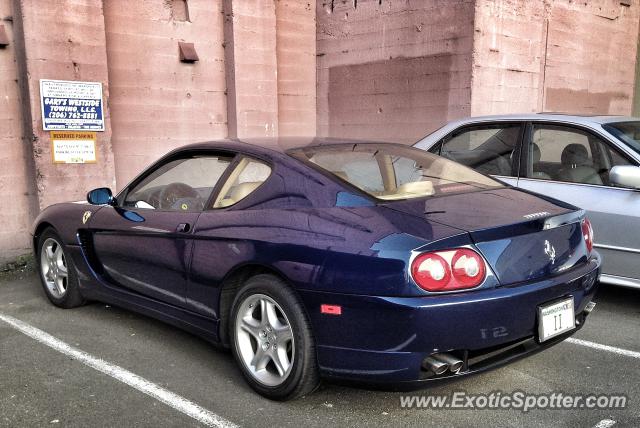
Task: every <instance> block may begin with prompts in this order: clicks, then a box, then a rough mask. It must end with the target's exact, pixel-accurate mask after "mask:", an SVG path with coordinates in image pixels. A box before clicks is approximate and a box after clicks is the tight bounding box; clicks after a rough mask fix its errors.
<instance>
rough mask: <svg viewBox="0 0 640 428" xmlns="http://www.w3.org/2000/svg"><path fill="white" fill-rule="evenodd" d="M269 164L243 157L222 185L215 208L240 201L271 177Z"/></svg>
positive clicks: (214, 204)
mask: <svg viewBox="0 0 640 428" xmlns="http://www.w3.org/2000/svg"><path fill="white" fill-rule="evenodd" d="M270 174H271V168H270V167H269V165H267V164H265V163H263V162H260V161H257V160H254V159H250V158H246V157H245V158H242V159H241V160H240V162H238V164H237V165H236V167H235V168H234V169H233V171H232V172H231V174H230V175H229V178H227V181H226V182H225V183H224V185H223V186H222V189H221V190H220V194H219V195H218V197H217V198H216V200H215V202H214V203H213V208H224V207H228V206H231V205H233V204H235V203H237V202H240V201H241V200H243V199H244V198H246V197H247V196H249V195H250V194H251V193H253V191H254V190H256V189H257V188H258V187H259V186H260V185H261V184H262V183H264V182H265V181H266V179H267V178H269V175H270Z"/></svg>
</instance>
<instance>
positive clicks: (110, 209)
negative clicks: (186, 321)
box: [91, 153, 232, 306]
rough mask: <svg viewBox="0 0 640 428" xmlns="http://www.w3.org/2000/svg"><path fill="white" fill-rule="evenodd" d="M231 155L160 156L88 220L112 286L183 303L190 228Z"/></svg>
mask: <svg viewBox="0 0 640 428" xmlns="http://www.w3.org/2000/svg"><path fill="white" fill-rule="evenodd" d="M231 161H232V157H231V156H228V155H215V154H203V153H196V154H188V155H185V154H182V155H178V156H176V157H172V158H169V159H166V160H164V161H161V162H160V163H159V164H158V165H156V166H154V167H152V168H151V169H150V171H149V172H147V173H145V174H144V175H143V176H141V178H139V179H137V180H136V181H134V183H133V184H132V185H130V186H129V187H128V188H127V189H125V190H124V191H123V192H122V193H121V194H120V195H119V196H118V198H117V199H118V204H117V206H115V207H114V206H105V207H103V208H102V209H100V210H99V211H98V212H96V214H94V217H93V219H92V221H91V228H92V241H93V242H92V244H93V251H94V252H95V256H96V259H97V264H98V268H99V269H100V270H101V273H102V275H103V276H104V277H105V279H106V280H107V282H108V283H109V284H110V285H113V286H114V287H119V288H123V289H127V290H129V291H131V292H134V293H137V294H140V295H143V296H146V297H150V298H153V299H157V300H160V301H163V302H165V303H170V304H173V305H177V306H185V299H186V297H185V296H186V287H187V280H188V271H189V269H188V267H189V263H190V260H191V255H192V247H193V229H194V226H195V224H196V221H197V219H198V217H199V216H200V214H201V212H202V210H203V208H204V207H205V205H206V204H207V202H208V201H209V199H210V197H211V195H212V193H213V189H214V187H215V186H216V184H217V183H218V181H219V180H220V178H221V177H222V176H223V175H224V173H225V171H226V169H227V167H228V166H229V165H230V163H231Z"/></svg>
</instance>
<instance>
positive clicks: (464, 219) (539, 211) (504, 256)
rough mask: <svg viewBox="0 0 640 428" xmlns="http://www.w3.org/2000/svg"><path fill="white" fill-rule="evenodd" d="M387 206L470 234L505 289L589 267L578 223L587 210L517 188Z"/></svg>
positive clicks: (409, 201) (388, 204) (393, 203)
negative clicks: (509, 286)
mask: <svg viewBox="0 0 640 428" xmlns="http://www.w3.org/2000/svg"><path fill="white" fill-rule="evenodd" d="M384 206H386V207H388V208H390V209H393V210H398V211H402V212H404V213H407V214H411V215H415V216H419V217H421V218H424V219H425V220H427V221H432V222H437V223H441V224H445V225H447V226H450V227H454V228H458V229H461V230H464V231H466V232H468V233H469V235H470V236H471V238H472V240H473V242H474V244H475V245H476V247H477V248H478V250H480V252H481V253H482V255H483V256H484V258H485V259H486V260H487V262H488V263H489V265H490V267H491V269H492V270H493V272H494V273H495V274H496V277H497V278H498V280H499V281H500V283H501V284H502V285H510V284H516V283H519V282H523V281H531V280H536V279H540V278H544V277H549V276H553V275H556V274H560V273H562V272H565V271H567V270H570V269H572V268H573V267H577V266H580V265H582V264H584V263H587V259H588V255H587V248H586V245H585V242H584V239H583V236H582V229H581V224H580V219H581V218H582V217H583V215H584V212H583V211H581V210H579V209H577V208H575V207H572V206H570V205H567V204H564V203H562V202H559V201H555V200H551V199H546V198H542V197H539V196H534V195H532V194H529V193H526V192H523V191H520V190H517V189H512V188H506V189H494V190H485V191H480V192H474V193H464V194H457V195H447V196H443V197H436V198H428V199H421V200H415V199H414V200H407V201H398V202H390V203H385V204H384Z"/></svg>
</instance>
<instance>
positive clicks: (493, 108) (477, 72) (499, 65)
mask: <svg viewBox="0 0 640 428" xmlns="http://www.w3.org/2000/svg"><path fill="white" fill-rule="evenodd" d="M545 38H546V24H545V2H543V1H538V0H536V1H526V0H507V1H494V0H478V1H477V2H476V19H475V41H474V51H473V92H472V105H471V115H472V116H477V115H482V114H499V113H516V112H534V111H540V109H541V108H542V103H541V99H542V98H541V94H542V87H541V82H542V77H541V76H542V71H543V69H542V67H543V66H542V59H543V58H544V50H545Z"/></svg>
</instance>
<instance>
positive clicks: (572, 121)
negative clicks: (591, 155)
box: [414, 113, 640, 149]
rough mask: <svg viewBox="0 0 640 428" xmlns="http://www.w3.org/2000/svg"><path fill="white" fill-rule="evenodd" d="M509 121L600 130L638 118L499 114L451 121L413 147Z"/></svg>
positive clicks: (638, 119) (428, 145)
mask: <svg viewBox="0 0 640 428" xmlns="http://www.w3.org/2000/svg"><path fill="white" fill-rule="evenodd" d="M510 121H514V122H515V121H539V122H540V121H541V122H557V123H564V124H569V125H582V126H584V127H586V128H590V129H593V130H596V131H597V130H600V131H601V130H602V125H604V124H607V123H615V122H629V121H640V118H637V117H632V116H621V115H610V116H607V115H580V114H568V113H516V114H499V115H490V116H472V117H465V118H462V119H457V120H453V121H451V122H448V123H447V124H445V125H444V126H443V127H442V128H439V129H437V130H435V131H433V132H432V133H430V134H427V135H425V136H424V137H422V138H420V139H419V140H418V141H417V142H416V143H415V144H414V146H417V147H420V148H423V149H424V148H428V147H431V146H432V145H433V144H435V143H436V142H437V141H439V140H440V139H441V138H443V137H444V136H446V135H448V134H449V133H450V132H451V131H453V130H455V129H457V128H459V127H461V126H465V125H470V124H476V123H477V124H482V123H492V122H510Z"/></svg>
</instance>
